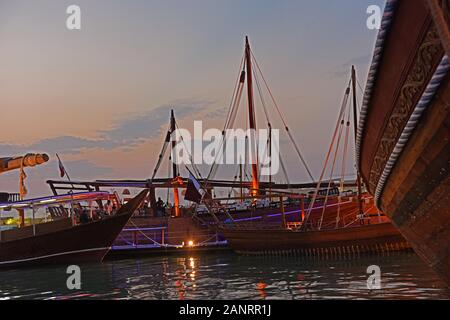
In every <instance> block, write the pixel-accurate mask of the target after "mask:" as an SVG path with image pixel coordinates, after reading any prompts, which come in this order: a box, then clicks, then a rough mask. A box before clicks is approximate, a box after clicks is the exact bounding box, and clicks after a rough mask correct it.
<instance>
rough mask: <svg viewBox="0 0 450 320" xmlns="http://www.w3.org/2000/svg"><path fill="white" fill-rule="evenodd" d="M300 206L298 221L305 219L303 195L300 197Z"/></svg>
mask: <svg viewBox="0 0 450 320" xmlns="http://www.w3.org/2000/svg"><path fill="white" fill-rule="evenodd" d="M300 208H301V210H302V212H301V214H300V221H301V222H303V221H304V220H305V197H304V196H302V197H301V198H300Z"/></svg>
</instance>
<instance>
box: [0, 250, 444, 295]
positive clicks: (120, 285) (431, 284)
mask: <svg viewBox="0 0 450 320" xmlns="http://www.w3.org/2000/svg"><path fill="white" fill-rule="evenodd" d="M374 264H375V265H379V266H380V268H381V272H382V288H381V290H374V291H370V290H368V289H367V285H366V279H367V276H368V275H367V274H366V269H367V267H368V266H369V265H374ZM81 270H82V275H81V276H82V290H80V291H76V292H74V291H69V290H68V289H67V288H66V279H67V276H68V275H67V274H66V273H65V272H66V270H65V268H64V267H53V268H46V269H27V270H20V271H17V270H16V271H13V270H10V271H0V300H1V299H80V298H81V299H358V298H360V299H383V298H384V299H450V292H449V291H448V289H446V287H445V285H444V284H443V283H442V282H441V281H440V280H439V279H438V278H437V276H436V275H435V274H434V273H433V271H432V270H431V269H429V268H428V267H427V266H425V265H424V264H423V263H422V262H421V261H420V260H419V259H418V258H417V256H415V255H414V254H412V253H408V254H396V255H393V256H387V257H365V258H363V259H361V260H358V261H333V262H330V261H328V262H319V261H317V262H311V261H309V262H308V261H305V260H302V259H295V258H274V257H272V258H268V257H244V256H238V255H234V254H232V253H225V254H220V255H204V256H193V257H189V256H180V257H152V258H144V259H136V260H120V261H107V262H105V263H103V264H90V265H82V266H81Z"/></svg>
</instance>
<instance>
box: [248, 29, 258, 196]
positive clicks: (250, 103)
mask: <svg viewBox="0 0 450 320" xmlns="http://www.w3.org/2000/svg"><path fill="white" fill-rule="evenodd" d="M245 60H246V68H247V95H248V114H249V117H248V118H249V124H250V130H251V131H252V132H253V133H256V132H255V131H256V117H255V109H254V102H253V72H252V57H251V50H250V43H249V41H248V37H245ZM253 138H254V139H253V140H255V138H256V137H253ZM250 143H251V144H252V148H251V152H252V153H253V151H255V153H256V150H254V149H256V148H255V143H256V141H250ZM252 156H254V157H255V159H253V161H252V162H253V163H252V190H251V194H252V195H253V196H256V195H258V194H259V181H258V155H257V154H255V155H253V154H252Z"/></svg>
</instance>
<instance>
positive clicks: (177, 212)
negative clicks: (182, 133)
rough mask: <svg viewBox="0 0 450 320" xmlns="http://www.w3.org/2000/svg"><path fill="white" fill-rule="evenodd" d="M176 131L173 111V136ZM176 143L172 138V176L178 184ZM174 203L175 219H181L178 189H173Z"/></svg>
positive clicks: (171, 117)
mask: <svg viewBox="0 0 450 320" xmlns="http://www.w3.org/2000/svg"><path fill="white" fill-rule="evenodd" d="M175 130H176V123H175V114H174V112H173V109H172V110H171V112H170V133H171V134H173V133H174V132H175ZM176 143H177V142H176V141H175V139H174V138H173V137H172V174H173V182H174V183H177V181H176V179H177V178H178V176H179V173H178V166H177V163H176V159H175V158H174V157H175V152H174V150H175V146H176ZM173 201H174V208H175V217H179V216H180V197H179V194H178V188H173Z"/></svg>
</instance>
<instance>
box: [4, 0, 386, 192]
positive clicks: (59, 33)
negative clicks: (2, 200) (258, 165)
mask: <svg viewBox="0 0 450 320" xmlns="http://www.w3.org/2000/svg"><path fill="white" fill-rule="evenodd" d="M71 4H77V5H79V6H80V7H81V10H82V30H80V31H77V30H74V31H69V30H68V29H67V28H66V24H65V22H66V18H67V16H68V15H67V14H66V8H67V7H68V6H69V5H71ZM372 4H375V5H380V6H381V7H383V5H384V1H381V0H358V1H355V0H314V1H312V0H309V1H306V0H304V1H302V0H290V1H288V0H278V1H275V0H272V1H268V0H245V1H244V0H240V1H238V0H226V1H225V0H183V1H182V0H178V1H175V0H164V1H163V0H158V1H156V0H129V1H120V0H95V1H94V0H90V1H86V0H71V1H65V0H33V1H32V0H28V1H23V0H0V43H1V50H0V110H1V113H0V119H1V126H0V157H6V156H15V155H21V154H24V153H27V152H45V153H48V154H49V155H50V157H51V161H50V162H49V163H47V164H45V165H44V166H41V167H38V168H33V169H29V170H27V174H28V179H27V186H28V189H29V191H30V194H29V195H30V196H36V195H45V194H48V193H49V188H48V186H47V185H46V184H45V181H46V180H47V179H57V178H58V168H57V164H56V162H55V153H56V152H58V153H59V155H60V156H61V158H62V159H63V161H64V164H65V166H66V168H67V171H68V172H69V174H70V175H71V178H72V179H74V180H82V179H90V180H93V179H114V178H120V179H146V178H148V177H149V176H150V174H151V172H152V171H153V168H154V165H155V163H156V160H157V156H158V154H159V152H160V148H161V144H162V141H163V137H164V135H165V130H166V127H167V124H168V119H169V112H170V109H171V108H174V109H175V112H176V116H177V119H178V122H179V125H180V126H182V127H185V128H191V127H192V124H193V121H194V120H203V121H204V126H205V127H214V128H222V127H223V124H224V121H225V116H226V113H227V108H228V105H229V103H230V99H231V95H232V91H233V86H234V82H235V79H236V77H237V75H238V68H239V63H240V59H241V57H242V54H243V45H244V37H245V35H248V36H249V37H250V42H251V45H252V49H253V52H254V53H255V55H256V57H257V59H258V62H259V63H260V65H261V67H262V69H263V72H264V75H265V77H266V79H267V80H268V82H269V85H270V86H271V89H272V91H273V93H274V95H275V96H276V98H277V100H278V102H279V105H280V107H281V109H282V111H283V112H284V114H285V115H286V118H287V120H288V123H289V124H290V127H291V130H292V131H293V133H294V135H295V138H296V140H297V141H298V143H299V145H300V146H301V148H302V151H303V153H304V156H305V158H306V160H307V162H308V163H309V165H310V167H311V169H312V171H313V173H314V175H315V176H318V175H319V174H320V170H321V167H322V162H323V158H324V155H325V153H326V151H327V149H328V145H329V142H330V139H331V134H332V131H333V129H334V125H335V122H336V118H337V113H338V109H339V106H340V103H341V99H342V96H343V92H344V90H345V86H346V85H347V82H348V77H349V72H350V66H351V65H352V64H355V65H356V67H357V70H358V76H359V82H360V84H361V85H362V86H364V84H365V79H366V74H367V70H368V67H369V64H370V61H371V54H372V50H373V45H374V41H375V38H376V35H377V32H376V30H369V29H368V28H367V27H366V19H367V17H368V15H367V14H366V9H367V7H368V6H369V5H372ZM359 94H360V95H361V92H360V93H359ZM243 103H244V104H243V105H245V103H246V99H245V100H243ZM256 107H257V108H259V109H258V110H259V111H258V123H261V124H263V123H264V121H263V113H262V112H261V107H260V106H259V105H258V104H257V106H256ZM274 115H275V113H274ZM274 119H275V117H274ZM274 122H275V123H276V124H277V125H279V123H278V122H276V121H274ZM286 146H287V147H288V145H287V144H286ZM282 153H283V154H284V157H286V163H287V167H288V171H289V172H290V174H291V180H292V181H296V182H302V181H308V178H307V174H306V172H305V170H303V169H302V168H301V166H300V163H299V161H298V159H297V157H296V156H295V155H294V153H293V152H292V150H290V149H286V150H284V151H283V150H282ZM163 169H164V171H162V175H163V173H164V172H165V170H167V166H164V168H163ZM17 190H18V172H12V173H8V174H3V175H1V176H0V191H9V192H17Z"/></svg>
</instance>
